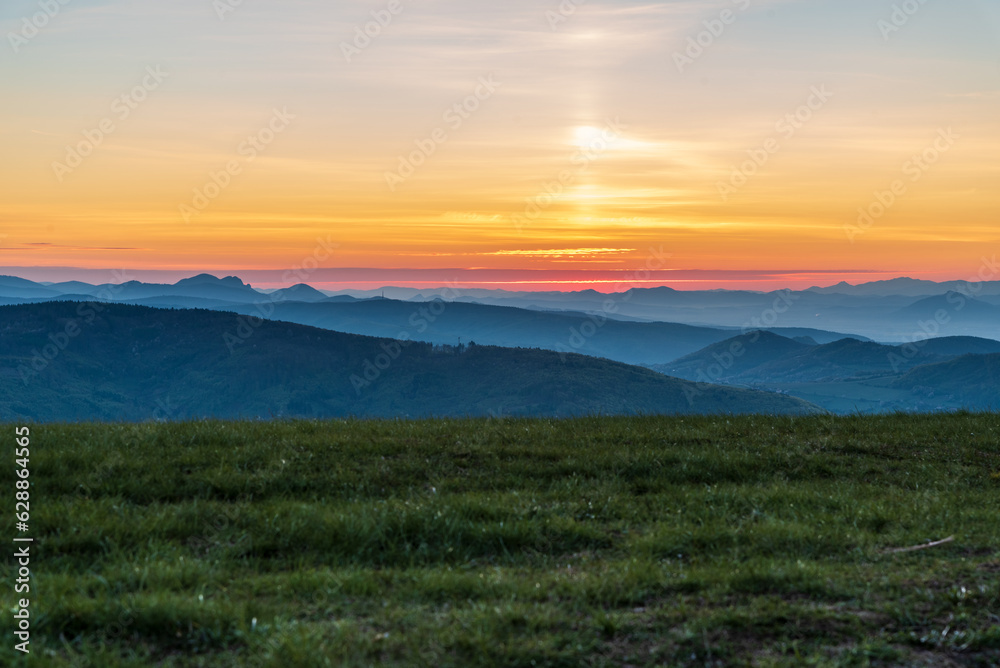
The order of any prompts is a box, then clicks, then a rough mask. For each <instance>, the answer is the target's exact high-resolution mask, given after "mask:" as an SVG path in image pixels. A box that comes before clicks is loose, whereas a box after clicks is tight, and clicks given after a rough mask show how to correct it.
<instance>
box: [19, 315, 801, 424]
mask: <svg viewBox="0 0 1000 668" xmlns="http://www.w3.org/2000/svg"><path fill="white" fill-rule="evenodd" d="M98 308H99V309H100V311H97V310H96V309H98ZM250 322H254V325H250V324H249V323H250ZM46 355H48V356H49V357H51V358H52V359H51V360H47V359H45V356H46ZM0 378H3V379H4V382H3V384H2V386H0V413H2V414H3V415H4V416H5V417H7V418H11V419H13V418H17V419H32V420H38V421H51V420H84V419H91V420H117V419H124V420H145V419H150V418H165V419H180V418H188V417H206V416H210V417H218V418H230V417H233V418H235V417H250V418H256V417H263V418H268V417H288V416H302V417H337V416H349V415H351V416H385V417H404V416H430V415H438V416H446V415H452V416H461V415H491V414H492V415H543V416H570V415H581V414H636V413H746V412H759V413H808V412H813V411H815V410H816V409H815V407H812V406H810V405H809V404H807V403H805V402H803V401H801V400H798V399H794V398H791V397H784V396H781V395H778V394H771V393H762V392H752V391H748V390H740V389H735V388H724V387H717V386H697V385H695V384H693V383H690V382H686V381H682V380H678V379H674V378H668V377H664V376H662V375H660V374H657V373H654V372H652V371H649V370H647V369H641V368H638V367H632V366H628V365H625V364H621V363H616V362H610V361H607V360H599V359H594V358H590V357H585V356H582V355H559V354H557V353H553V352H547V351H541V350H526V349H516V350H515V349H504V348H495V347H489V346H478V345H472V346H468V347H463V348H457V347H452V348H447V347H441V346H437V347H435V346H432V345H430V344H425V343H411V344H410V345H408V346H405V347H399V346H398V344H397V343H396V342H395V341H391V340H384V339H381V340H380V339H376V338H370V337H363V336H357V335H352V334H343V333H339V332H331V331H327V330H322V329H316V328H312V327H304V326H301V325H295V324H290V323H284V322H274V321H260V320H258V321H250V320H249V319H247V318H243V317H240V316H237V315H234V314H231V313H223V312H215V311H201V310H176V311H171V310H157V309H150V308H146V307H139V306H125V305H87V304H76V303H69V302H55V303H46V304H33V305H22V306H10V307H2V308H0Z"/></svg>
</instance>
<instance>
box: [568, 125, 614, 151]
mask: <svg viewBox="0 0 1000 668" xmlns="http://www.w3.org/2000/svg"><path fill="white" fill-rule="evenodd" d="M602 142H604V143H605V144H606V143H607V139H606V137H605V136H604V131H603V130H601V129H600V128H595V127H594V126H592V125H578V126H577V127H575V128H573V145H574V146H576V147H577V148H581V149H583V148H591V147H593V146H595V145H599V144H601V143H602Z"/></svg>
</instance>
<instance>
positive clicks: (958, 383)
mask: <svg viewBox="0 0 1000 668" xmlns="http://www.w3.org/2000/svg"><path fill="white" fill-rule="evenodd" d="M891 387H893V388H894V389H901V390H909V391H911V392H916V393H920V394H924V395H928V396H932V397H936V398H939V399H940V398H947V399H949V400H950V401H951V402H953V403H958V404H960V405H962V406H965V407H967V408H979V409H987V410H998V409H1000V354H994V355H965V356H962V357H958V358H956V359H951V360H947V361H945V362H939V363H937V364H928V365H925V366H920V367H917V368H916V369H913V370H912V371H910V372H909V373H906V374H904V375H903V376H902V377H901V378H898V379H896V380H895V381H893V383H892V385H891Z"/></svg>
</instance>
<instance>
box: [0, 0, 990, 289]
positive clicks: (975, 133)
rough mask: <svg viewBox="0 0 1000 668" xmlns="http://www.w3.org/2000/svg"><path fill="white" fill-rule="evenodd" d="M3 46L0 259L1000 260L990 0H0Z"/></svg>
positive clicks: (261, 266) (769, 284)
mask: <svg viewBox="0 0 1000 668" xmlns="http://www.w3.org/2000/svg"><path fill="white" fill-rule="evenodd" d="M0 33H2V35H3V37H4V39H3V43H2V44H0V77H2V80H3V82H4V84H5V85H4V90H5V94H4V100H3V103H2V105H0V147H2V155H3V157H4V158H5V159H4V160H2V161H0V194H2V197H0V269H2V270H3V272H4V273H8V274H17V275H23V276H29V275H30V277H32V278H34V279H36V280H66V279H71V278H81V279H87V280H91V281H92V282H107V281H113V280H114V276H115V275H120V274H121V272H123V271H126V272H128V271H131V272H133V273H135V272H138V275H140V276H152V275H154V274H155V275H156V276H158V277H161V278H163V277H170V278H181V277H184V276H190V275H193V274H196V273H201V272H203V271H207V272H211V273H216V274H219V275H224V274H236V275H240V276H247V277H257V279H256V280H257V282H255V283H254V284H255V285H258V284H260V285H261V287H278V286H280V285H282V284H288V283H296V282H301V280H302V279H303V278H305V279H306V280H305V282H308V283H311V284H314V285H316V286H317V287H321V288H326V289H342V288H373V287H377V286H379V285H387V284H391V285H402V286H414V287H433V286H436V285H452V284H454V285H465V286H468V287H502V288H505V289H560V290H570V289H583V288H592V289H597V290H602V291H611V290H612V289H613V288H614V286H615V284H620V283H621V281H622V280H623V277H624V278H625V280H631V281H632V282H633V284H636V285H650V286H651V285H670V286H671V287H675V288H678V289H702V288H723V287H725V288H749V289H776V288H781V287H807V286H810V285H831V284H834V283H837V282H840V281H842V280H846V281H848V282H850V283H858V282H863V281H867V280H877V279H884V278H892V277H895V276H912V277H915V278H928V279H932V280H953V279H969V278H970V277H974V276H976V275H977V271H978V270H979V268H980V267H981V265H982V264H983V261H984V258H990V257H992V256H994V255H995V254H996V253H997V251H998V250H1000V249H998V246H1000V229H998V225H997V222H998V220H997V214H998V211H1000V188H998V187H997V186H998V177H1000V163H998V161H997V160H996V156H997V155H1000V123H998V120H997V119H998V118H1000V3H997V2H995V1H993V0H948V1H947V2H945V1H944V0H923V1H921V0H905V1H904V0H699V1H697V2H696V1H693V0H687V1H668V2H655V3H654V2H631V1H627V0H616V1H604V2H598V1H595V0H563V1H562V2H561V3H560V2H557V1H554V0H552V1H550V0H544V1H541V2H538V1H536V2H529V1H523V0H507V1H505V2H504V3H474V2H468V1H466V2H458V1H457V0H373V1H368V0H344V1H342V2H336V3H331V2H320V1H319V0H281V1H280V2H279V1H278V0H242V1H240V0H171V2H169V3H168V2H154V1H152V0H128V1H127V2H126V1H117V0H33V1H28V0H5V1H4V3H3V4H2V5H0ZM293 269H294V270H295V271H291V273H289V272H290V270H293ZM289 276H290V277H291V278H286V277H289Z"/></svg>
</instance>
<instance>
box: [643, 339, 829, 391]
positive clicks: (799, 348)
mask: <svg viewBox="0 0 1000 668" xmlns="http://www.w3.org/2000/svg"><path fill="white" fill-rule="evenodd" d="M809 347H810V346H808V345H807V344H805V343H800V342H798V341H794V340H792V339H789V338H786V337H784V336H779V335H777V334H772V333H770V332H759V331H758V332H749V333H747V334H741V335H740V336H736V337H733V338H731V339H726V340H725V341H720V342H719V343H714V344H712V345H710V346H707V347H706V348H703V349H702V350H699V351H698V352H696V353H693V354H691V355H685V356H684V357H681V358H680V359H677V360H674V361H673V362H671V363H670V364H658V365H655V366H652V367H650V368H651V369H653V370H655V371H659V372H661V373H665V374H667V375H670V376H676V377H677V378H686V379H688V380H698V381H703V382H714V381H726V380H729V379H733V378H737V377H739V376H741V375H743V374H744V373H747V372H749V371H752V370H753V369H756V368H757V367H759V366H761V365H762V364H767V363H768V362H772V361H774V360H776V359H783V358H786V357H790V356H793V355H796V354H799V353H801V352H803V351H804V350H806V349H808V348H809Z"/></svg>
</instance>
